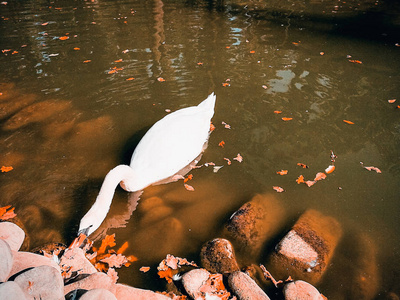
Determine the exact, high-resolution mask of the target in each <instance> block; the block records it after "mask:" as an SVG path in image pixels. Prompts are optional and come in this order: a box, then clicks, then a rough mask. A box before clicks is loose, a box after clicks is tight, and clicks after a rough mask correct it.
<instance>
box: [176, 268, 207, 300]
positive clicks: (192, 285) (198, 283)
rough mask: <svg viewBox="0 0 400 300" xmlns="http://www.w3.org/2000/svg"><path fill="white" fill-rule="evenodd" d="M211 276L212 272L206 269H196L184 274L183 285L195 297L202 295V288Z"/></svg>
mask: <svg viewBox="0 0 400 300" xmlns="http://www.w3.org/2000/svg"><path fill="white" fill-rule="evenodd" d="M209 277H210V272H208V271H207V270H206V269H194V270H191V271H189V272H187V273H185V274H183V275H182V285H183V287H184V288H185V291H186V292H187V293H188V295H189V296H190V297H192V298H193V299H197V298H198V297H200V296H201V295H202V293H201V292H200V288H201V287H202V286H203V284H204V283H205V282H206V281H207V280H208V278H209Z"/></svg>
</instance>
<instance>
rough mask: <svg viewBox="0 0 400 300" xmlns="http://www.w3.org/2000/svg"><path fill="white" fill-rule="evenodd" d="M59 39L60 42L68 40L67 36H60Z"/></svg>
mask: <svg viewBox="0 0 400 300" xmlns="http://www.w3.org/2000/svg"><path fill="white" fill-rule="evenodd" d="M59 39H60V40H62V41H65V40H68V39H69V36H66V35H65V36H60V37H59Z"/></svg>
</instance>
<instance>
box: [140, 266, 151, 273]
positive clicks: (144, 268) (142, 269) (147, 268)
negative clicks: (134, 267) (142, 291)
mask: <svg viewBox="0 0 400 300" xmlns="http://www.w3.org/2000/svg"><path fill="white" fill-rule="evenodd" d="M149 270H150V267H141V268H140V269H139V271H141V272H143V273H146V272H148V271H149Z"/></svg>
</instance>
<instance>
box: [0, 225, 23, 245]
mask: <svg viewBox="0 0 400 300" xmlns="http://www.w3.org/2000/svg"><path fill="white" fill-rule="evenodd" d="M0 239H2V240H4V241H6V242H7V243H8V245H9V246H10V248H11V250H13V251H18V250H19V249H20V248H21V246H22V243H23V242H24V239H25V232H24V231H23V230H22V229H21V228H20V227H19V226H18V225H16V224H14V223H11V222H1V223H0Z"/></svg>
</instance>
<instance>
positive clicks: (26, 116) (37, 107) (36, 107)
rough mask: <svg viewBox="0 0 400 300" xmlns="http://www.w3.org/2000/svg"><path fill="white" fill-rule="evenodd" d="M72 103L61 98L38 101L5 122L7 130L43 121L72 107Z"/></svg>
mask: <svg viewBox="0 0 400 300" xmlns="http://www.w3.org/2000/svg"><path fill="white" fill-rule="evenodd" d="M70 106H71V103H70V102H68V101H61V100H46V101H42V102H37V103H34V104H32V105H29V106H27V107H25V108H24V109H22V110H20V111H19V112H18V113H16V114H15V115H14V116H12V117H11V118H10V119H8V120H7V122H5V123H4V126H3V128H4V129H6V130H15V129H18V128H20V127H22V126H25V125H28V124H30V123H36V122H41V121H44V120H46V119H48V118H49V117H51V116H56V114H59V113H61V112H63V111H64V110H66V109H68V108H70Z"/></svg>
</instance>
